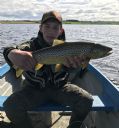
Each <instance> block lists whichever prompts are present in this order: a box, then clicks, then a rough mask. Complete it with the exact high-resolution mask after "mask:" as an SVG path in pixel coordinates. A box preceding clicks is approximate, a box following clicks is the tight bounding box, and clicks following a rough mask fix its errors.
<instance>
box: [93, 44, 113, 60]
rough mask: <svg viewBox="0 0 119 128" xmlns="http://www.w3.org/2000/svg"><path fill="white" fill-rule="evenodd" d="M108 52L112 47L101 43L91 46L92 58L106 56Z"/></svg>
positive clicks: (109, 52) (110, 51)
mask: <svg viewBox="0 0 119 128" xmlns="http://www.w3.org/2000/svg"><path fill="white" fill-rule="evenodd" d="M110 54H112V48H110V47H107V46H104V45H101V44H95V45H94V46H93V48H92V59H98V58H102V57H106V56H108V55H110Z"/></svg>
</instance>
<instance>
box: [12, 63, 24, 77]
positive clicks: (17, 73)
mask: <svg viewBox="0 0 119 128" xmlns="http://www.w3.org/2000/svg"><path fill="white" fill-rule="evenodd" d="M13 68H14V69H15V70H16V77H17V78H19V77H20V76H21V75H22V73H23V71H24V70H23V69H21V68H18V67H17V66H16V65H13Z"/></svg>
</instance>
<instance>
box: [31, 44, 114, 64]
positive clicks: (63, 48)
mask: <svg viewBox="0 0 119 128" xmlns="http://www.w3.org/2000/svg"><path fill="white" fill-rule="evenodd" d="M111 50H112V48H110V47H107V46H104V45H100V44H95V43H90V42H65V43H63V44H58V45H55V46H51V47H47V48H43V49H41V50H38V51H36V52H33V53H32V55H33V58H34V59H35V60H36V61H37V62H38V63H41V64H57V63H59V64H63V63H65V62H64V61H65V58H66V57H72V56H82V55H83V56H85V57H88V58H91V59H98V58H102V57H105V56H107V55H109V54H110V53H109V52H110V51H111Z"/></svg>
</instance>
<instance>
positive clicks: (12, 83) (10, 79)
mask: <svg viewBox="0 0 119 128" xmlns="http://www.w3.org/2000/svg"><path fill="white" fill-rule="evenodd" d="M72 78H73V79H72ZM71 80H72V81H73V83H75V84H77V85H78V86H80V87H82V88H84V89H86V90H87V91H88V92H90V93H92V94H94V95H97V94H98V95H100V94H101V93H103V90H102V88H101V86H100V84H101V83H100V81H99V80H98V79H96V78H95V76H94V74H92V73H91V72H90V71H88V72H86V73H85V74H84V77H82V78H79V76H78V75H77V76H74V74H72V76H71ZM21 83H22V79H17V80H16V76H15V75H14V72H13V71H9V72H8V73H7V74H5V76H3V77H2V78H1V79H0V95H2V96H9V95H10V94H11V93H13V92H15V91H17V90H19V89H20V87H21ZM2 114H3V116H4V117H5V118H4V120H5V121H9V120H8V119H7V117H6V116H5V113H4V112H2ZM29 115H30V116H31V118H32V120H33V124H34V127H35V128H38V127H41V126H42V128H46V126H45V125H46V124H47V125H49V124H51V122H52V123H53V122H54V121H55V120H57V119H58V118H59V116H60V115H59V112H52V113H50V112H37V113H36V112H30V113H29ZM41 115H42V116H41ZM50 117H51V118H50ZM41 118H42V121H41ZM69 119H70V117H69V116H64V117H62V118H61V119H60V120H58V121H57V123H55V124H54V125H53V127H52V128H65V127H67V126H68V121H69ZM118 120H119V113H118V112H108V113H106V112H105V111H104V112H91V113H90V114H89V115H88V116H87V118H86V120H85V123H86V125H87V126H88V128H91V127H93V126H96V128H113V127H112V126H115V128H119V123H118ZM44 122H45V123H44ZM44 124H45V125H44Z"/></svg>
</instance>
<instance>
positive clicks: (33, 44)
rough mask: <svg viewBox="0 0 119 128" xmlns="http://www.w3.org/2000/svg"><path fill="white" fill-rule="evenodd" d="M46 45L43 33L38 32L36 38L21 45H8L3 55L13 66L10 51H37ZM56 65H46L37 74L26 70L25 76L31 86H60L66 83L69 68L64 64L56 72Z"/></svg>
mask: <svg viewBox="0 0 119 128" xmlns="http://www.w3.org/2000/svg"><path fill="white" fill-rule="evenodd" d="M44 47H49V44H47V43H46V42H45V41H44V39H43V36H42V33H40V32H39V33H38V36H37V37H36V38H32V39H31V40H30V41H27V42H24V43H22V44H21V45H18V46H16V47H7V48H5V49H4V52H3V55H4V58H5V60H6V62H7V63H8V64H9V65H10V66H11V67H12V66H13V64H12V63H11V61H10V60H9V59H8V54H9V52H10V51H11V50H12V49H14V48H17V49H20V50H23V51H36V50H39V49H42V48H44ZM54 69H55V65H44V66H43V67H42V68H41V69H40V70H38V71H37V75H36V76H35V71H33V72H31V71H24V77H25V80H26V81H27V83H29V86H32V87H36V88H41V89H42V88H46V87H52V88H59V87H61V86H63V85H64V84H66V82H67V80H68V76H69V72H68V68H66V67H65V66H62V69H61V71H60V72H55V70H54Z"/></svg>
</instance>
